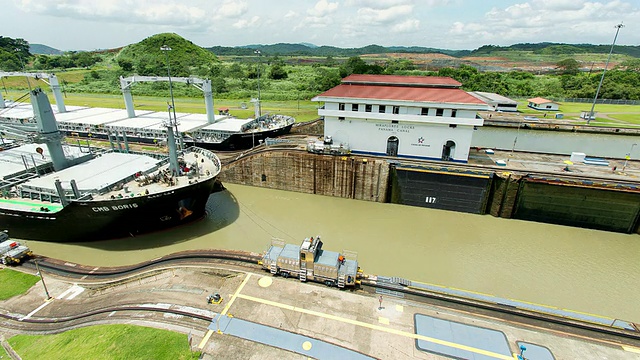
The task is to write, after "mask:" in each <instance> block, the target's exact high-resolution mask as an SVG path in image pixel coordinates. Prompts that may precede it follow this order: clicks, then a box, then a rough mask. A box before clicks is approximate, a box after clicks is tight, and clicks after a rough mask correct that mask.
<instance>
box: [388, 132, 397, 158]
mask: <svg viewBox="0 0 640 360" xmlns="http://www.w3.org/2000/svg"><path fill="white" fill-rule="evenodd" d="M398 143H399V140H398V138H397V137H395V136H392V137H390V138H389V139H387V155H388V156H398Z"/></svg>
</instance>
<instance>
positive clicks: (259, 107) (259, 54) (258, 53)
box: [254, 50, 262, 117]
mask: <svg viewBox="0 0 640 360" xmlns="http://www.w3.org/2000/svg"><path fill="white" fill-rule="evenodd" d="M254 53H255V54H256V55H258V117H260V116H262V104H261V103H260V56H261V55H262V52H261V51H260V50H256V51H254Z"/></svg>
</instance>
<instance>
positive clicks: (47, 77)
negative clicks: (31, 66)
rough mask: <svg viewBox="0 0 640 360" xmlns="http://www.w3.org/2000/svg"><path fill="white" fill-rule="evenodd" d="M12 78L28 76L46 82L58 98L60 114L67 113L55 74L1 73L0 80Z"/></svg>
mask: <svg viewBox="0 0 640 360" xmlns="http://www.w3.org/2000/svg"><path fill="white" fill-rule="evenodd" d="M10 76H26V77H32V78H34V79H36V80H42V81H44V82H45V83H46V84H47V85H49V86H50V87H51V90H52V91H53V96H54V97H55V98H56V105H57V106H58V112H59V113H64V112H67V109H66V107H65V106H64V99H63V97H62V90H61V89H60V83H59V82H58V77H57V76H56V75H55V74H47V73H30V72H4V71H0V79H1V78H4V77H10ZM4 107H5V105H4V98H3V97H2V93H0V109H2V108H4Z"/></svg>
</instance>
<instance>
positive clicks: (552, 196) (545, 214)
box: [513, 178, 640, 233]
mask: <svg viewBox="0 0 640 360" xmlns="http://www.w3.org/2000/svg"><path fill="white" fill-rule="evenodd" d="M639 214H640V194H639V193H633V192H628V191H618V190H611V189H603V188H596V187H588V186H575V185H569V184H550V183H542V182H533V181H530V180H528V179H526V178H525V179H523V181H522V182H521V184H520V191H519V192H518V200H517V202H516V209H515V211H514V213H513V217H514V218H517V219H522V220H530V221H539V222H544V223H551V224H560V225H569V226H577V227H584V228H590V229H598V230H606V231H615V232H623V233H631V232H637V231H638V215H639Z"/></svg>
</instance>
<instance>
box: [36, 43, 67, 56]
mask: <svg viewBox="0 0 640 360" xmlns="http://www.w3.org/2000/svg"><path fill="white" fill-rule="evenodd" d="M29 51H30V52H31V53H32V54H38V55H62V54H64V52H63V51H61V50H58V49H56V48H52V47H51V46H47V45H43V44H29Z"/></svg>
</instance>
